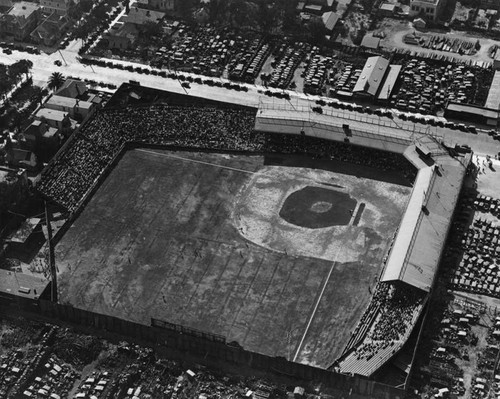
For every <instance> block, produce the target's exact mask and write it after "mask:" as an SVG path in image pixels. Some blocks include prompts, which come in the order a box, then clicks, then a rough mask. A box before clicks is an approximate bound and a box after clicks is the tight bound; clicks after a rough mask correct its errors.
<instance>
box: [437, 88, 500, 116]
mask: <svg viewBox="0 0 500 399" xmlns="http://www.w3.org/2000/svg"><path fill="white" fill-rule="evenodd" d="M499 95H500V92H499ZM499 104H500V101H499ZM497 109H498V108H497ZM446 111H452V112H460V113H466V114H472V115H478V116H481V117H485V118H491V119H497V118H498V113H499V111H497V110H496V109H495V108H493V109H488V107H479V106H475V105H470V104H459V103H449V104H448V106H447V107H446Z"/></svg>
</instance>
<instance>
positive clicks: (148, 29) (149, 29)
mask: <svg viewBox="0 0 500 399" xmlns="http://www.w3.org/2000/svg"><path fill="white" fill-rule="evenodd" d="M140 30H141V35H142V36H144V37H146V38H148V39H149V38H151V37H156V36H160V34H161V26H160V24H158V23H156V22H153V21H147V22H146V23H145V24H144V25H142V26H141V28H140Z"/></svg>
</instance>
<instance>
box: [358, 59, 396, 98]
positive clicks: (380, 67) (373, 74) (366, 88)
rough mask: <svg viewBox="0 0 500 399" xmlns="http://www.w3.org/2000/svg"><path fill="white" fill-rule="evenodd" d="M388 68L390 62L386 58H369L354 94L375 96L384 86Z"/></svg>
mask: <svg viewBox="0 0 500 399" xmlns="http://www.w3.org/2000/svg"><path fill="white" fill-rule="evenodd" d="M388 67H389V61H388V60H386V59H385V58H384V57H380V56H376V57H370V58H368V59H367V60H366V63H365V66H364V67H363V70H362V71H361V75H359V78H358V81H357V82H356V85H355V86H354V89H353V90H352V91H353V93H363V94H368V95H371V96H375V95H376V94H377V92H378V89H379V87H380V85H381V84H382V81H383V79H384V76H385V73H386V72H387V68H388Z"/></svg>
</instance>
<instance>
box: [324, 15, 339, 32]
mask: <svg viewBox="0 0 500 399" xmlns="http://www.w3.org/2000/svg"><path fill="white" fill-rule="evenodd" d="M339 18H340V16H339V15H338V14H337V13H335V12H333V11H328V12H325V13H324V14H323V17H322V19H323V24H324V25H325V29H327V30H329V31H331V30H333V28H335V25H337V21H338V20H339Z"/></svg>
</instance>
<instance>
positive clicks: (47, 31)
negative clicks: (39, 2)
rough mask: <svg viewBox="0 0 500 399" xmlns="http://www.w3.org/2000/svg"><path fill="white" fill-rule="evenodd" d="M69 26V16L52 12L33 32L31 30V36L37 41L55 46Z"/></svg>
mask: <svg viewBox="0 0 500 399" xmlns="http://www.w3.org/2000/svg"><path fill="white" fill-rule="evenodd" d="M68 27H69V19H68V17H66V16H64V15H58V14H56V13H52V14H50V16H48V17H47V18H45V19H44V20H43V21H42V23H41V24H40V25H38V26H37V27H36V29H35V30H34V31H33V32H31V35H30V36H31V38H32V39H33V41H34V42H35V43H39V44H44V45H46V46H53V45H54V44H56V43H57V41H58V40H59V39H60V38H61V36H62V35H63V34H64V32H65V31H66V30H67V29H68Z"/></svg>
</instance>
